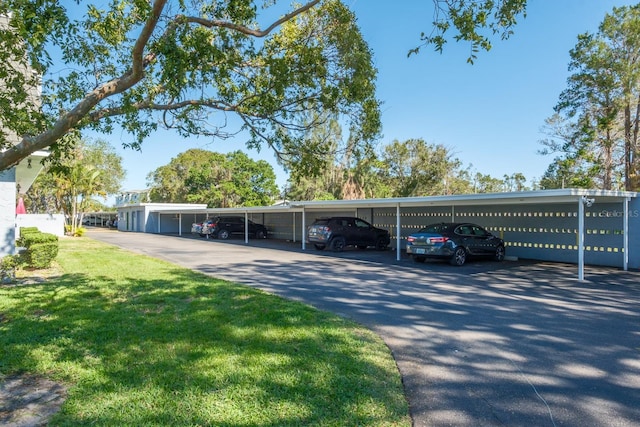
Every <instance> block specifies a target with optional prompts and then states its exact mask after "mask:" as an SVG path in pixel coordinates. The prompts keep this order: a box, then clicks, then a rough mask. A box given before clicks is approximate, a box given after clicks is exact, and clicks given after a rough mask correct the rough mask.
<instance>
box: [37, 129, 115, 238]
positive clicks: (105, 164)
mask: <svg viewBox="0 0 640 427" xmlns="http://www.w3.org/2000/svg"><path fill="white" fill-rule="evenodd" d="M70 138H71V135H67V136H66V137H65V138H64V139H65V140H67V139H70ZM68 144H69V145H70V146H72V147H73V151H70V152H67V153H66V155H65V156H64V157H62V158H61V159H59V162H57V163H55V164H49V165H47V167H46V168H45V170H44V171H43V172H42V173H40V174H39V175H38V177H37V178H36V181H35V182H34V184H33V185H32V186H31V188H30V189H29V191H28V192H27V201H28V203H29V205H30V210H31V211H36V212H62V213H64V214H65V218H66V222H67V225H69V227H70V231H71V233H75V231H76V229H77V228H78V227H79V226H80V224H81V223H82V216H83V214H84V213H85V212H88V211H89V210H90V209H91V207H92V206H94V205H95V201H94V200H93V198H94V197H95V196H102V197H106V196H107V195H108V194H114V193H117V192H118V191H119V190H120V185H121V182H122V180H123V179H124V177H125V172H124V169H123V168H122V158H121V157H120V156H119V155H118V154H117V153H116V152H115V150H114V149H113V147H112V146H111V145H109V143H108V142H106V141H104V140H101V139H97V140H74V141H68Z"/></svg>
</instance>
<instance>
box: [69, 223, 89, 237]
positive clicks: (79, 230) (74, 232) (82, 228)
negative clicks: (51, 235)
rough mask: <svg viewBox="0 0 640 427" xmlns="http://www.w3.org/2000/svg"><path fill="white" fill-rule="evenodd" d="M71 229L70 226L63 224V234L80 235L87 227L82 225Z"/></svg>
mask: <svg viewBox="0 0 640 427" xmlns="http://www.w3.org/2000/svg"><path fill="white" fill-rule="evenodd" d="M72 230H73V227H72V226H70V225H68V224H65V226H64V234H66V235H67V236H73V237H82V236H83V235H84V233H85V232H86V231H87V229H86V228H84V227H76V231H72Z"/></svg>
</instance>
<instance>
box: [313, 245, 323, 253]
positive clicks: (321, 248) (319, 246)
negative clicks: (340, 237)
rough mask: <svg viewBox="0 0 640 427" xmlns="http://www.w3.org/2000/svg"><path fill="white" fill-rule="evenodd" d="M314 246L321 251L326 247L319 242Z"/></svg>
mask: <svg viewBox="0 0 640 427" xmlns="http://www.w3.org/2000/svg"><path fill="white" fill-rule="evenodd" d="M313 246H315V247H316V249H317V250H319V251H321V250H323V249H324V245H319V244H317V243H316V244H315V245H313Z"/></svg>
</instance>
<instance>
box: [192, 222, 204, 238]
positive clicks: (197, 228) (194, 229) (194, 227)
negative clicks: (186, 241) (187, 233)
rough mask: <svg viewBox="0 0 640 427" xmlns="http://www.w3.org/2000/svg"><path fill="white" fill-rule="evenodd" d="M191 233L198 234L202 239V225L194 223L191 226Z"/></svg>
mask: <svg viewBox="0 0 640 427" xmlns="http://www.w3.org/2000/svg"><path fill="white" fill-rule="evenodd" d="M191 233H192V234H198V235H200V237H204V234H202V223H201V222H194V223H193V224H191Z"/></svg>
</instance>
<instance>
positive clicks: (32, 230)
mask: <svg viewBox="0 0 640 427" xmlns="http://www.w3.org/2000/svg"><path fill="white" fill-rule="evenodd" d="M39 232H40V230H38V227H20V237H22V236H24V235H25V234H29V233H39Z"/></svg>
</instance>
